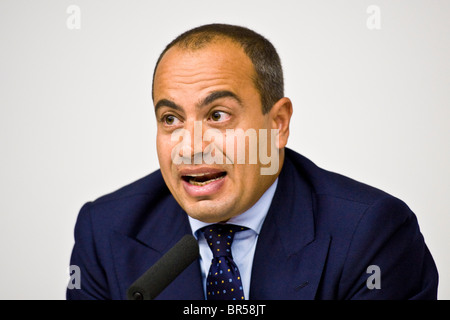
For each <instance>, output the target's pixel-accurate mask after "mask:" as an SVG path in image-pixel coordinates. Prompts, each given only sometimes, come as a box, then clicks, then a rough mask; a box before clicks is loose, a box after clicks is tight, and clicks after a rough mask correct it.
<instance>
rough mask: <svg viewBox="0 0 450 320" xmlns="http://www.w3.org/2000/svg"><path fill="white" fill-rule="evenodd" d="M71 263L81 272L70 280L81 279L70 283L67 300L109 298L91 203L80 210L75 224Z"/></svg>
mask: <svg viewBox="0 0 450 320" xmlns="http://www.w3.org/2000/svg"><path fill="white" fill-rule="evenodd" d="M70 265H71V266H72V267H73V266H74V267H75V269H74V270H76V272H79V277H78V279H76V280H73V279H72V277H71V280H70V281H79V283H78V284H77V285H76V286H75V285H73V283H72V285H71V284H70V283H69V285H68V287H67V291H66V298H67V300H94V299H101V300H104V299H109V298H110V297H109V294H108V288H107V280H106V276H105V272H104V270H103V269H102V267H101V263H99V259H98V256H97V253H96V246H95V235H94V232H93V227H92V221H91V213H90V203H86V204H85V205H84V206H83V207H82V208H81V210H80V213H79V215H78V218H77V222H76V225H75V244H74V247H73V250H72V256H71V259H70Z"/></svg>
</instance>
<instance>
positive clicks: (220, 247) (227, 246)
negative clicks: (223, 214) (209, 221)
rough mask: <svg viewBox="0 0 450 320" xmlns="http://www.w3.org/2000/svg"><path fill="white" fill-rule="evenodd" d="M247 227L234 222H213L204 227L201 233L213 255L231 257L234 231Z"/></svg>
mask: <svg viewBox="0 0 450 320" xmlns="http://www.w3.org/2000/svg"><path fill="white" fill-rule="evenodd" d="M247 229H248V228H246V227H241V226H237V225H234V224H213V225H210V226H207V227H205V228H204V229H203V234H204V235H205V238H206V241H207V242H208V245H209V248H210V249H211V251H212V253H213V256H214V257H216V258H217V257H232V255H231V244H232V243H233V239H234V235H235V233H236V232H239V231H243V230H247Z"/></svg>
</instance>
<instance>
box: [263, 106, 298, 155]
mask: <svg viewBox="0 0 450 320" xmlns="http://www.w3.org/2000/svg"><path fill="white" fill-rule="evenodd" d="M292 112H293V109H292V102H291V100H290V99H289V98H286V97H284V98H281V99H280V100H278V101H277V102H276V103H275V104H274V105H273V106H272V109H271V110H270V111H269V116H270V120H271V122H272V129H278V130H279V131H278V137H277V139H276V141H277V148H278V149H282V148H284V147H285V146H286V144H287V142H288V138H289V123H290V122H291V116H292Z"/></svg>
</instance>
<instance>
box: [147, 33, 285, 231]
mask: <svg viewBox="0 0 450 320" xmlns="http://www.w3.org/2000/svg"><path fill="white" fill-rule="evenodd" d="M153 100H154V104H155V113H156V118H157V123H158V129H157V149H158V158H159V162H160V167H161V173H162V175H163V178H164V180H165V182H166V184H167V186H168V188H169V189H170V191H171V193H172V194H173V196H174V197H175V199H176V200H177V202H178V203H179V204H180V205H181V206H182V207H183V209H184V210H185V211H186V212H187V213H188V214H189V215H190V216H191V217H193V218H196V219H199V220H202V221H205V222H219V221H226V220H228V219H230V218H231V217H233V216H236V215H238V214H241V213H243V212H244V211H245V210H247V209H249V208H250V207H251V206H252V205H253V204H255V203H256V201H257V200H258V199H259V198H260V197H261V196H262V194H263V193H264V192H265V191H266V190H267V189H268V188H269V186H270V185H271V184H272V183H273V182H274V181H275V179H276V178H277V176H278V174H279V171H280V170H281V165H282V163H283V159H284V152H283V148H284V146H285V145H286V143H287V139H288V136H289V121H290V117H291V114H292V106H291V102H290V100H289V99H288V98H285V97H283V76H282V71H281V64H280V59H279V57H278V55H277V53H276V51H275V49H274V47H273V46H272V45H271V44H270V42H269V41H267V40H266V39H265V38H263V37H262V36H260V35H258V34H256V33H255V32H253V31H251V30H248V29H245V28H242V27H236V26H228V25H207V26H203V27H199V28H196V29H193V30H190V31H188V32H186V33H184V34H182V35H180V36H179V37H178V38H176V39H175V40H174V41H172V42H171V43H170V44H169V45H168V46H167V47H166V49H165V50H164V51H163V53H162V54H161V56H160V58H159V60H158V62H157V65H156V67H155V72H154V76H153ZM274 132H275V133H276V134H275V135H274V136H272V135H271V134H272V133H274ZM240 133H244V134H241V135H240ZM245 135H246V136H247V138H245ZM180 138H181V141H180ZM241 138H242V139H241ZM266 150H267V151H266ZM242 153H244V161H241V160H242V158H239V155H242ZM267 153H268V154H267ZM255 154H256V155H257V156H256V158H255V157H253V156H254V155H255ZM269 154H270V156H271V158H270V159H274V157H273V156H274V155H276V156H277V158H276V160H277V161H276V167H275V170H273V171H272V172H271V174H268V175H267V174H261V172H263V170H264V168H266V169H267V158H265V157H264V156H266V155H269ZM278 156H279V158H278ZM208 157H209V158H208ZM211 159H212V160H213V161H211ZM175 160H178V161H175Z"/></svg>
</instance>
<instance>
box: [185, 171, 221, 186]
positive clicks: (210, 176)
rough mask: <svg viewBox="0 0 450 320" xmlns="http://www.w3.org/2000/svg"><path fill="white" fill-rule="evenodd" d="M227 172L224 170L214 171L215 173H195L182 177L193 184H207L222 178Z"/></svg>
mask: <svg viewBox="0 0 450 320" xmlns="http://www.w3.org/2000/svg"><path fill="white" fill-rule="evenodd" d="M226 175H227V173H226V172H225V171H224V172H216V173H195V174H189V175H185V176H182V179H183V180H184V181H186V182H188V183H190V184H192V185H194V186H200V187H202V186H206V185H207V184H209V183H211V182H214V181H217V180H220V179H223V178H225V176H226Z"/></svg>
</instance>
